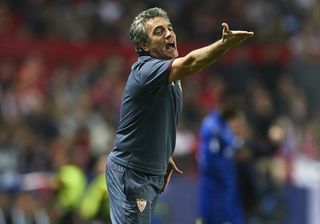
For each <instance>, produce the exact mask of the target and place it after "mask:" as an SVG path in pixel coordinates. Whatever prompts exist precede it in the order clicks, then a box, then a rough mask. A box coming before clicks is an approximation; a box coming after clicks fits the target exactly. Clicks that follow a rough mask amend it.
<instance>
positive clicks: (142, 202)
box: [137, 198, 147, 213]
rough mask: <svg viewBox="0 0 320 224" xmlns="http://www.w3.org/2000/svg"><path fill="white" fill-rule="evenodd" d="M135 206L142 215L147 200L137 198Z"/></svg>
mask: <svg viewBox="0 0 320 224" xmlns="http://www.w3.org/2000/svg"><path fill="white" fill-rule="evenodd" d="M137 206H138V208H139V211H140V212H141V213H142V212H143V211H144V209H145V208H146V206H147V200H145V199H139V198H137Z"/></svg>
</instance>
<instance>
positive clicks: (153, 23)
mask: <svg viewBox="0 0 320 224" xmlns="http://www.w3.org/2000/svg"><path fill="white" fill-rule="evenodd" d="M158 26H171V23H170V21H169V19H167V18H164V17H154V18H152V19H149V20H147V21H146V22H145V27H146V29H147V31H151V30H153V29H154V28H156V27H158Z"/></svg>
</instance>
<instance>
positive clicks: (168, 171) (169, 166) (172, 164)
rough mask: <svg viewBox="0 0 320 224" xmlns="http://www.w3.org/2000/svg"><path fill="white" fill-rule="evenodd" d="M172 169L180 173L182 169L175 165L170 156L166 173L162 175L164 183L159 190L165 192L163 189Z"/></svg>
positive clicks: (166, 184) (168, 180)
mask: <svg viewBox="0 0 320 224" xmlns="http://www.w3.org/2000/svg"><path fill="white" fill-rule="evenodd" d="M173 171H176V172H177V173H180V174H181V173H182V171H181V170H180V169H179V168H178V167H177V165H176V164H175V162H174V161H173V159H172V157H170V159H169V163H168V168H167V173H166V175H165V176H164V185H163V188H162V190H161V192H165V190H166V189H167V186H168V184H169V182H170V179H171V176H172V173H173Z"/></svg>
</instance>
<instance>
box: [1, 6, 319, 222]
mask: <svg viewBox="0 0 320 224" xmlns="http://www.w3.org/2000/svg"><path fill="white" fill-rule="evenodd" d="M152 6H160V7H163V8H164V9H166V10H167V11H168V13H169V15H170V18H171V21H172V23H173V25H174V28H175V32H176V34H177V38H178V48H179V52H180V55H184V54H185V53H186V52H188V51H189V50H192V49H194V48H196V47H200V46H204V45H205V44H208V43H210V42H212V41H215V40H217V39H218V38H220V35H221V23H222V22H227V23H228V24H229V26H230V28H231V29H244V30H250V31H254V32H255V36H254V38H252V39H251V40H250V41H248V42H246V43H245V44H244V45H241V46H240V47H237V48H236V49H233V50H231V51H230V52H228V53H227V54H226V55H224V56H223V58H221V59H219V61H217V62H216V63H215V64H214V65H213V66H211V67H210V68H209V69H206V70H205V71H203V72H201V73H202V74H199V75H196V76H194V77H189V78H186V79H185V80H183V91H184V111H183V117H182V120H181V123H180V126H179V129H178V139H177V150H176V153H175V157H176V158H177V160H178V164H180V166H182V169H183V170H184V175H183V176H174V177H173V179H172V183H171V185H170V186H169V188H168V191H167V192H166V193H165V194H163V195H162V196H161V198H160V202H159V206H158V209H157V215H156V217H155V220H154V222H155V223H168V224H169V223H177V224H181V223H186V224H187V223H194V220H195V219H196V217H197V206H196V186H197V166H196V155H197V154H196V153H197V134H198V127H199V123H200V121H201V118H203V116H204V115H205V114H206V113H207V112H208V111H209V110H210V109H211V108H213V107H214V105H215V103H216V100H217V96H218V94H219V91H221V89H223V88H224V87H226V86H227V87H233V88H236V89H237V90H239V91H240V92H241V93H242V95H243V97H244V99H245V100H244V104H245V107H246V109H247V111H246V113H247V117H248V128H249V130H250V133H249V135H248V142H249V143H250V144H249V146H248V148H249V150H248V151H249V155H244V156H243V158H242V159H241V160H239V167H240V171H241V172H240V177H241V178H240V179H241V180H242V181H241V184H240V187H241V191H242V193H243V197H244V199H245V200H244V203H245V208H246V212H247V213H246V214H247V216H248V220H247V223H288V224H295V223H297V224H302V223H306V224H318V223H320V213H319V211H320V172H319V171H320V165H319V162H318V161H319V149H320V117H319V112H320V111H319V110H320V107H319V105H320V104H319V96H320V88H319V83H320V75H319V74H318V72H319V71H320V63H319V59H320V32H319V28H318V27H319V21H320V2H319V1H316V0H278V1H267V0H256V1H254V0H241V1H240V0H226V1H209V0H198V1H192V0H185V1H183V0H171V1H169V0H167V1H152V0H149V1H147V0H146V1H140V0H139V1H129V0H69V1H68V0H57V1H53V0H25V1H23V0H2V1H0V121H1V122H0V126H1V127H0V190H1V192H0V223H5V222H4V221H3V220H4V219H8V220H9V219H10V217H11V216H12V215H13V214H15V217H19V218H16V219H15V221H12V223H19V224H20V223H25V222H24V221H23V220H26V219H28V218H30V216H33V217H36V218H35V220H36V223H38V224H40V223H41V224H45V223H55V222H56V220H58V217H59V214H61V213H63V208H64V207H63V202H61V200H59V199H57V194H58V192H56V191H54V189H53V188H52V184H51V183H52V181H49V182H48V180H51V179H54V178H55V177H56V176H57V174H58V169H57V168H58V167H57V164H56V162H57V161H58V160H59V158H60V157H61V155H65V154H66V155H67V156H69V159H70V161H72V163H73V164H76V166H77V167H79V168H80V169H81V171H82V172H83V175H84V176H85V182H86V184H88V185H89V184H90V183H92V182H93V180H95V178H96V177H98V176H99V174H100V173H101V170H103V168H102V169H101V166H99V164H100V165H101V163H100V162H101V159H100V158H104V157H105V156H106V154H107V153H108V150H110V149H111V148H112V144H113V137H114V130H115V128H116V126H117V122H118V114H119V104H120V98H121V94H122V89H123V87H124V84H125V80H126V78H127V75H128V71H129V69H130V66H131V63H132V62H133V61H134V60H135V58H136V54H135V53H134V51H133V47H132V45H131V43H130V41H129V39H128V27H129V25H130V23H131V21H132V18H133V17H134V16H135V15H136V14H137V13H138V12H139V11H141V10H143V9H145V8H148V7H152ZM65 152H68V153H65ZM102 161H103V159H102ZM102 167H103V166H102ZM67 179H68V178H67ZM69 179H72V178H69ZM78 184H79V183H78ZM71 185H72V184H71ZM69 193H70V192H69ZM81 194H82V195H83V196H84V197H83V198H85V196H86V195H90V192H89V191H83V192H82V193H81ZM89 197H90V198H94V197H92V196H89ZM70 200H72V199H70ZM74 200H75V201H74V202H75V203H76V204H78V205H79V207H80V206H82V208H79V207H77V208H74V209H75V210H76V211H77V212H76V213H77V219H79V220H78V222H77V223H81V222H80V220H82V222H84V223H93V221H92V220H93V219H94V218H92V217H94V216H95V215H94V214H93V215H91V214H88V213H86V212H83V210H85V209H84V208H86V206H87V207H88V204H89V207H90V208H93V207H94V206H93V204H94V202H88V204H86V203H84V202H83V200H82V201H76V199H74ZM79 200H80V199H79ZM99 200H100V198H97V200H96V201H99ZM91 203H92V204H91ZM88 210H90V209H88ZM81 211H82V212H81ZM93 213H94V211H93ZM26 217H28V218H26ZM90 220H91V221H90ZM8 223H9V222H8Z"/></svg>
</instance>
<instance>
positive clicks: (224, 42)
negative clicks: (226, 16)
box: [169, 23, 253, 82]
mask: <svg viewBox="0 0 320 224" xmlns="http://www.w3.org/2000/svg"><path fill="white" fill-rule="evenodd" d="M222 26H223V30H222V38H221V39H220V40H218V41H216V42H215V43H213V44H211V45H208V46H206V47H203V48H199V49H196V50H193V51H191V52H190V53H188V54H187V55H186V56H184V57H179V58H176V59H175V60H174V61H173V63H172V67H171V71H170V75H169V82H173V81H176V80H179V79H181V78H183V77H186V76H189V75H192V74H195V73H197V72H199V71H201V70H202V69H204V68H206V67H208V66H209V65H210V64H211V63H213V62H214V61H215V60H216V59H217V58H219V57H220V56H221V55H223V54H224V53H225V52H227V51H228V50H229V49H231V48H232V47H235V46H237V45H239V44H240V43H242V42H243V41H245V40H246V39H248V38H249V37H251V36H253V32H248V31H238V30H237V31H234V30H230V29H229V26H228V24H226V23H222Z"/></svg>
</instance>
